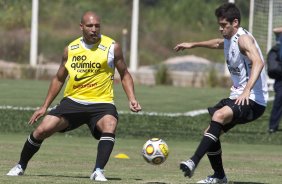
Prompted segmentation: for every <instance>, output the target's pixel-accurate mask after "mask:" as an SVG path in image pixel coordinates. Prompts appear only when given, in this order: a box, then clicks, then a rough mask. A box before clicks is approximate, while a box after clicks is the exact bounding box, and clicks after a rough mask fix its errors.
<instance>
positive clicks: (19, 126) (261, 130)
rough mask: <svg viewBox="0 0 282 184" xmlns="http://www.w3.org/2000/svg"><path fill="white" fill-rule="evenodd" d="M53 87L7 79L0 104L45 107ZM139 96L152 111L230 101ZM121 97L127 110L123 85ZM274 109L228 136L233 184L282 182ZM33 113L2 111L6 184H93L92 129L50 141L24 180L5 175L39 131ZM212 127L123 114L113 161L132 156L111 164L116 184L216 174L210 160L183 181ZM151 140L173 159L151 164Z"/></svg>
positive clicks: (207, 93) (213, 93)
mask: <svg viewBox="0 0 282 184" xmlns="http://www.w3.org/2000/svg"><path fill="white" fill-rule="evenodd" d="M48 85H49V82H48V81H28V80H1V82H0V87H1V89H2V90H1V91H0V105H12V106H23V107H26V106H30V107H37V106H40V104H41V103H42V102H43V100H44V98H45V96H46V93H47V89H48ZM136 93H137V96H138V99H139V101H140V103H141V104H142V106H143V110H144V111H146V112H150V111H156V112H186V111H190V110H195V109H201V108H206V107H207V106H210V105H213V104H214V103H216V102H217V101H218V100H219V99H220V98H222V97H224V96H228V90H226V89H208V88H207V89H193V88H177V87H172V86H155V87H148V86H139V85H137V86H136ZM61 95H62V94H60V96H59V98H57V99H56V100H55V103H57V102H58V100H59V99H60V98H61ZM116 97H117V100H116V105H117V106H118V109H119V110H127V109H128V107H127V100H126V97H125V95H124V94H123V92H122V88H121V86H120V85H117V86H116ZM55 103H54V104H55ZM271 106H272V103H269V106H268V107H267V109H266V112H265V113H264V115H263V116H262V117H261V118H259V119H258V120H256V121H255V122H252V123H249V124H247V125H244V126H237V127H235V128H234V129H232V130H231V131H230V132H229V133H228V135H224V136H222V138H221V140H222V145H223V153H224V165H225V167H226V172H227V174H228V177H229V180H231V181H232V182H231V183H234V184H244V183H245V184H246V183H247V184H251V183H254V184H260V183H280V181H281V180H282V175H281V173H282V171H281V168H282V167H281V163H282V162H281V158H282V157H281V151H282V150H281V149H282V148H281V146H280V145H281V144H282V133H280V132H278V133H276V134H273V135H269V134H267V133H266V130H267V123H268V119H269V114H270V110H271ZM32 113H33V111H19V110H4V109H1V110H0V130H1V133H0V150H1V154H0V163H1V167H0V172H1V173H2V174H0V183H90V182H91V181H90V180H89V176H90V172H91V170H92V167H93V164H94V161H95V157H96V146H97V142H96V140H94V139H93V138H91V137H90V133H89V131H88V130H87V128H86V126H83V127H81V128H79V129H77V130H75V131H72V132H69V133H67V134H57V135H55V136H54V137H51V138H50V139H47V140H46V142H44V144H43V146H42V148H41V150H40V151H39V153H38V154H37V155H36V156H35V157H34V158H33V159H32V161H31V163H30V164H29V167H28V170H27V171H26V175H25V176H24V177H21V178H17V177H16V178H10V177H7V176H5V174H6V173H7V172H8V170H9V169H10V168H11V167H12V166H13V165H14V164H15V163H16V161H17V160H18V158H19V154H20V151H21V149H22V146H23V143H24V141H25V139H26V137H27V135H28V134H29V133H30V131H31V130H33V129H34V127H35V126H28V125H27V121H28V120H29V118H30V116H31V114H32ZM208 122H209V116H208V115H207V114H204V115H200V116H196V117H183V116H180V117H165V116H148V115H142V116H140V115H132V114H121V115H120V121H119V125H118V131H117V143H116V146H115V148H114V152H113V154H112V156H114V155H116V154H118V153H125V154H127V155H129V157H130V159H129V160H120V159H115V158H111V160H110V162H109V164H108V165H107V167H106V176H107V177H108V178H109V179H110V181H109V183H125V184H126V183H145V184H153V183H158V184H161V183H162V184H166V183H195V182H196V181H197V180H199V179H202V178H203V177H205V176H207V175H209V174H212V173H211V169H210V166H209V165H208V161H207V158H206V157H204V159H203V160H202V162H201V164H200V165H199V167H198V169H197V170H196V173H195V176H194V177H193V178H192V179H190V180H189V179H187V178H184V177H183V175H182V173H181V172H180V170H179V168H178V166H179V162H180V161H181V160H183V159H187V158H188V156H191V155H192V154H193V152H194V150H195V149H196V146H197V145H198V142H199V141H200V140H201V137H202V132H203V130H204V128H206V126H207V124H208ZM16 133H17V134H16ZM23 133H25V134H23ZM151 137H160V138H163V139H164V140H165V141H166V142H167V143H168V145H169V148H170V156H169V158H168V160H167V161H166V162H165V163H164V164H163V165H161V166H152V165H149V164H147V163H146V162H145V161H144V160H143V158H142V157H141V155H140V152H141V148H142V146H143V144H144V143H145V141H146V140H147V139H149V138H151Z"/></svg>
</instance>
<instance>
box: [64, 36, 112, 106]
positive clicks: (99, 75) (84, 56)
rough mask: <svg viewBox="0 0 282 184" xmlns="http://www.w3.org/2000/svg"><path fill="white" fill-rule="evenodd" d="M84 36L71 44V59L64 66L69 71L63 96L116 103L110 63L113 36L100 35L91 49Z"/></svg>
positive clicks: (69, 55)
mask: <svg viewBox="0 0 282 184" xmlns="http://www.w3.org/2000/svg"><path fill="white" fill-rule="evenodd" d="M82 39H83V38H82V37H80V38H78V39H76V40H74V41H73V42H71V43H70V44H69V46H68V60H67V62H66V64H65V67H66V68H67V70H68V73H69V79H68V81H67V84H66V88H65V92H64V97H71V98H73V99H77V100H82V101H86V102H90V103H113V101H114V93H113V79H114V71H115V70H114V66H112V67H110V66H109V63H108V54H109V48H110V46H111V45H112V44H113V43H114V42H115V41H114V40H113V39H111V38H109V37H107V36H104V35H101V39H100V41H99V42H98V43H96V44H94V45H93V47H92V48H91V49H87V48H85V47H84V46H83V45H82V43H81V42H82Z"/></svg>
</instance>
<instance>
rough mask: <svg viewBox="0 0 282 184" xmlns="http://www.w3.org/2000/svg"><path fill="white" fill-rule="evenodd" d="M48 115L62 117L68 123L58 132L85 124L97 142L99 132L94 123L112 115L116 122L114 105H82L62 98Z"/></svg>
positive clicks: (99, 135)
mask: <svg viewBox="0 0 282 184" xmlns="http://www.w3.org/2000/svg"><path fill="white" fill-rule="evenodd" d="M48 115H53V116H57V117H64V118H65V119H66V120H68V122H69V126H68V127H67V128H66V129H64V130H62V131H60V132H67V131H70V130H74V129H76V128H78V127H80V126H81V125H83V124H87V125H88V127H89V129H90V131H91V134H92V136H93V137H95V138H96V139H97V140H99V139H100V137H101V132H100V131H99V130H98V129H97V128H96V123H97V122H98V121H99V120H100V119H101V118H102V117H103V116H105V115H112V116H114V117H115V118H116V119H117V120H118V113H117V110H116V107H115V105H113V104H110V103H99V104H91V105H83V104H80V103H77V102H75V101H73V100H71V99H69V98H63V99H62V100H61V102H60V104H58V105H57V106H55V107H54V108H52V109H51V110H50V112H49V113H48Z"/></svg>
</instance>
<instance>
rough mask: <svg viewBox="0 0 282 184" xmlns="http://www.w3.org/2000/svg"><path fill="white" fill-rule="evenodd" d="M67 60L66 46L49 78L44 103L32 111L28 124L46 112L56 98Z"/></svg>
mask: <svg viewBox="0 0 282 184" xmlns="http://www.w3.org/2000/svg"><path fill="white" fill-rule="evenodd" d="M67 60H68V50H67V47H66V48H65V50H64V54H63V57H62V61H61V64H60V67H59V69H58V71H57V74H56V75H55V76H54V77H53V79H52V80H51V83H50V86H49V89H48V93H47V96H46V98H45V100H44V103H43V105H42V106H41V107H40V108H39V109H38V110H36V111H35V112H34V113H33V115H32V116H31V118H30V120H29V124H33V123H34V122H36V121H37V120H38V119H39V118H40V117H42V116H43V115H44V114H45V113H46V111H47V109H48V107H49V106H50V104H51V103H52V102H53V100H54V99H55V98H56V96H57V95H58V93H59V92H60V90H61V89H62V87H63V85H64V82H65V80H66V78H67V76H68V72H67V69H66V68H65V63H66V62H67Z"/></svg>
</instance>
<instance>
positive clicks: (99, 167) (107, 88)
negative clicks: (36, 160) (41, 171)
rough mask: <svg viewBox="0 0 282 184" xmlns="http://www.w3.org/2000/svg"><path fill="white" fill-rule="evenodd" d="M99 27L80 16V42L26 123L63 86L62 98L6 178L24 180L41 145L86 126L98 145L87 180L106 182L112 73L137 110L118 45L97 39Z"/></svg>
mask: <svg viewBox="0 0 282 184" xmlns="http://www.w3.org/2000/svg"><path fill="white" fill-rule="evenodd" d="M100 27H101V25H100V17H99V16H98V15H97V14H96V13H94V12H90V11H88V12H86V13H84V14H83V16H82V18H81V23H80V29H81V31H82V37H80V38H78V39H76V40H74V41H73V42H71V43H70V44H69V45H68V46H67V47H66V48H65V50H64V54H63V58H62V62H61V64H60V67H59V69H58V71H57V74H56V75H55V76H54V77H53V79H52V81H51V84H50V86H49V90H48V94H47V96H46V99H45V101H44V103H43V105H42V106H41V107H40V108H39V109H38V110H36V111H35V112H34V114H33V115H32V116H31V118H30V121H29V124H34V123H35V122H36V121H37V120H38V119H39V118H40V117H42V116H43V115H45V113H46V111H47V109H48V107H49V106H50V104H51V103H52V101H53V100H54V99H55V97H56V96H57V95H58V93H59V92H60V90H61V88H62V87H63V85H64V83H65V81H67V83H66V87H65V92H64V98H63V99H62V100H61V102H60V104H59V105H57V106H56V107H54V108H53V109H51V110H50V112H48V114H47V115H46V116H45V117H44V119H43V120H42V122H41V123H40V124H39V126H38V127H37V128H36V129H35V130H34V131H33V132H32V133H31V134H30V135H29V136H28V138H27V140H26V142H25V144H24V147H23V149H22V152H21V156H20V160H19V162H18V164H17V165H16V166H15V167H13V168H12V169H11V170H10V171H9V172H8V173H7V175H8V176H20V175H23V174H24V171H25V169H26V167H27V164H28V161H29V160H30V159H31V158H32V156H33V155H34V154H35V153H36V152H37V151H38V150H39V148H40V146H41V144H42V142H43V140H45V139H46V138H48V137H49V136H51V135H53V134H54V133H55V132H66V131H70V130H73V129H76V128H78V127H79V126H81V125H82V124H87V125H88V127H89V129H90V131H91V133H92V135H93V136H94V137H95V138H96V139H97V140H99V143H98V149H97V157H96V165H95V167H94V169H93V172H92V174H91V176H90V179H91V180H96V181H107V179H106V178H105V176H104V173H103V169H104V167H105V165H106V164H107V162H108V160H109V157H110V154H111V152H112V150H113V147H114V143H115V131H116V127H117V123H118V113H117V110H116V107H115V105H114V93H113V84H114V81H113V80H114V72H115V68H116V69H117V71H118V72H119V74H120V79H121V83H122V86H123V89H124V91H125V93H126V95H127V98H128V101H129V108H130V110H131V111H133V112H139V111H141V106H140V105H139V103H138V101H137V100H136V98H135V94H134V84H133V80H132V77H131V75H130V73H129V72H128V70H127V66H126V64H125V62H124V59H123V55H122V49H121V46H120V45H119V44H118V43H117V42H115V41H114V40H113V39H111V38H109V37H107V36H105V35H102V34H100Z"/></svg>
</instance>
